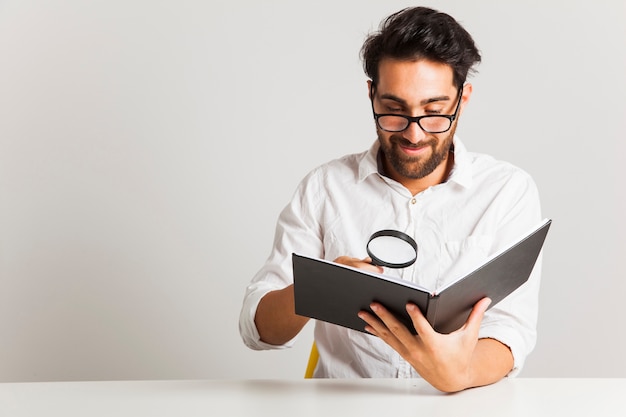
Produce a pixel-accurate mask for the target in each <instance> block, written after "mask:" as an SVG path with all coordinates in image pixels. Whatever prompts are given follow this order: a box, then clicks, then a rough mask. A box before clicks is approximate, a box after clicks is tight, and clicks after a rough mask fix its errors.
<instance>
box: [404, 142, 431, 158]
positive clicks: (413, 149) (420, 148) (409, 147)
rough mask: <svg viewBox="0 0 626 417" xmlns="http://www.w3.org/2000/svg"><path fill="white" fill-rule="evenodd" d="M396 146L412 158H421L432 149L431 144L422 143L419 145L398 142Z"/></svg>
mask: <svg viewBox="0 0 626 417" xmlns="http://www.w3.org/2000/svg"><path fill="white" fill-rule="evenodd" d="M396 146H397V147H398V148H399V149H400V151H401V152H402V153H404V154H405V155H407V156H410V157H417V156H420V155H422V154H424V153H425V152H427V151H428V149H430V148H431V145H430V144H429V143H422V142H420V143H418V144H413V143H410V144H409V143H406V142H396Z"/></svg>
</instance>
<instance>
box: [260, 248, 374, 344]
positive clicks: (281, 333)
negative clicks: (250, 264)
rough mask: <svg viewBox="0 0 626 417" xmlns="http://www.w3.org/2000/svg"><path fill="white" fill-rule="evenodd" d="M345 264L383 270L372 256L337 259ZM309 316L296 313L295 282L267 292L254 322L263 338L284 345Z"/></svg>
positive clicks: (268, 341) (270, 342)
mask: <svg viewBox="0 0 626 417" xmlns="http://www.w3.org/2000/svg"><path fill="white" fill-rule="evenodd" d="M335 262H339V263H342V264H345V265H349V266H353V267H355V268H362V269H365V270H369V271H373V272H379V273H380V272H382V271H383V269H382V268H381V267H379V266H375V265H372V264H371V262H372V260H371V259H370V258H365V259H356V258H350V257H347V256H341V257H339V258H337V259H335ZM308 321H309V318H307V317H303V316H298V315H297V314H296V313H295V303H294V293H293V284H291V285H289V286H287V287H285V288H284V289H282V290H276V291H272V292H269V293H267V294H266V295H265V296H264V297H263V298H262V299H261V301H260V302H259V306H258V308H257V311H256V315H255V317H254V323H255V325H256V327H257V330H258V332H259V336H260V337H261V340H262V341H263V342H265V343H269V344H271V345H282V344H284V343H287V342H288V341H289V340H291V339H293V338H294V337H295V336H296V335H297V334H298V333H299V332H300V330H302V328H303V327H304V325H305V324H306V323H307V322H308Z"/></svg>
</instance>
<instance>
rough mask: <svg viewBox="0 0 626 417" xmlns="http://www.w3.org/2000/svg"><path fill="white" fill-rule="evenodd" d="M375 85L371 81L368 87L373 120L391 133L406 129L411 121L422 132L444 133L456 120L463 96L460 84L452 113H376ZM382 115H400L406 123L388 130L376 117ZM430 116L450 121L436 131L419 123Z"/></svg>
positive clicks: (381, 128)
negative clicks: (417, 114) (443, 128)
mask: <svg viewBox="0 0 626 417" xmlns="http://www.w3.org/2000/svg"><path fill="white" fill-rule="evenodd" d="M375 88H376V87H375V85H374V82H373V81H372V84H371V88H370V101H371V103H372V113H373V114H374V120H375V121H376V126H378V128H379V129H380V130H383V131H385V132H391V133H398V132H404V131H405V130H407V129H408V128H409V126H411V123H413V122H415V123H417V125H418V126H419V127H420V129H422V130H423V131H424V132H426V133H445V132H447V131H448V130H450V129H451V128H452V123H454V121H455V120H456V117H457V115H458V113H459V109H460V108H461V98H462V97H463V87H462V86H461V88H459V95H458V99H457V103H456V109H455V110H454V113H453V114H427V115H424V116H416V117H413V116H406V115H404V114H397V113H376V111H375V110H374V91H375ZM384 116H394V117H401V118H403V119H406V121H407V123H406V126H405V127H404V128H403V129H400V130H388V129H385V128H383V127H382V126H381V125H380V123H379V121H378V119H379V118H381V117H384ZM432 117H444V118H446V119H448V120H449V121H450V125H449V126H448V128H447V129H445V130H438V131H432V130H428V129H424V127H423V126H422V124H421V123H420V120H422V119H428V118H432Z"/></svg>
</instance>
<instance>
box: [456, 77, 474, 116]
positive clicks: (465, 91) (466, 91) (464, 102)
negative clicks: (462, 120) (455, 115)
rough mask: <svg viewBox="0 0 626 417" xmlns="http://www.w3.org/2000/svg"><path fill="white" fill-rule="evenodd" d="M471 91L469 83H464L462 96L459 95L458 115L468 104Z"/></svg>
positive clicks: (472, 88) (471, 87) (472, 89)
mask: <svg viewBox="0 0 626 417" xmlns="http://www.w3.org/2000/svg"><path fill="white" fill-rule="evenodd" d="M473 91H474V87H473V86H472V84H471V83H466V84H465V85H463V94H462V95H461V108H460V109H459V115H461V114H463V110H464V109H465V106H466V105H467V103H469V100H470V97H471V96H472V92H473Z"/></svg>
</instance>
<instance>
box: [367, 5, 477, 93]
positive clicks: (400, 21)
mask: <svg viewBox="0 0 626 417" xmlns="http://www.w3.org/2000/svg"><path fill="white" fill-rule="evenodd" d="M361 58H362V60H363V69H364V70H365V74H366V75H367V76H368V77H370V78H371V79H372V81H373V82H374V83H377V82H378V65H379V63H380V61H381V60H383V59H384V58H394V59H400V60H419V59H428V60H431V61H434V62H438V63H442V64H447V65H449V66H450V67H451V68H452V71H453V73H454V84H455V86H456V87H457V88H460V87H461V86H462V85H463V84H464V83H465V80H466V78H467V75H468V73H469V72H470V71H474V70H473V67H474V65H476V64H478V63H479V62H480V59H481V57H480V52H479V51H478V48H477V47H476V45H475V44H474V40H473V39H472V37H471V35H470V34H469V33H468V32H467V31H466V30H465V29H464V28H463V27H462V26H461V25H460V24H459V23H458V22H457V21H456V20H455V19H454V18H453V17H451V16H450V15H448V14H446V13H442V12H439V11H437V10H433V9H430V8H427V7H410V8H406V9H403V10H400V11H399V12H396V13H394V14H392V15H390V16H389V17H387V18H386V19H384V20H383V21H382V22H381V24H380V27H379V31H378V32H375V33H372V34H370V35H369V36H368V37H367V39H366V40H365V42H364V43H363V47H362V48H361Z"/></svg>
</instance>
